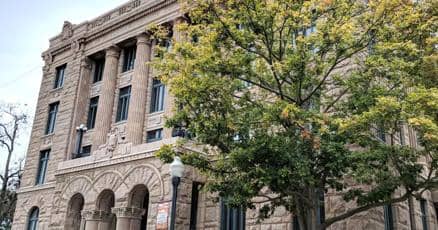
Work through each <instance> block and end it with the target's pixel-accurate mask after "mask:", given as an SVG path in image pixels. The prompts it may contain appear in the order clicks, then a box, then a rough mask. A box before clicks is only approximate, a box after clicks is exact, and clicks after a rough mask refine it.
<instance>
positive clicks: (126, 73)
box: [119, 69, 134, 76]
mask: <svg viewBox="0 0 438 230" xmlns="http://www.w3.org/2000/svg"><path fill="white" fill-rule="evenodd" d="M130 73H134V69H130V70H127V71H125V72H120V74H119V75H120V76H124V75H128V74H130Z"/></svg>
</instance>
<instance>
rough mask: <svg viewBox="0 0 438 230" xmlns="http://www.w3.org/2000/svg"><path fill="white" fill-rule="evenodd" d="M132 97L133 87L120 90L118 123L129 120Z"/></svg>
mask: <svg viewBox="0 0 438 230" xmlns="http://www.w3.org/2000/svg"><path fill="white" fill-rule="evenodd" d="M130 97H131V86H127V87H124V88H121V89H120V94H119V104H118V106H117V116H116V122H119V121H125V120H127V119H128V109H129V99H130Z"/></svg>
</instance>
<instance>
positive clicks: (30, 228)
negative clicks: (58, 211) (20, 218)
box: [27, 207, 40, 230]
mask: <svg viewBox="0 0 438 230" xmlns="http://www.w3.org/2000/svg"><path fill="white" fill-rule="evenodd" d="M39 215H40V209H39V208H37V207H34V208H32V211H31V212H30V214H29V221H28V223H27V230H37V229H38V217H39Z"/></svg>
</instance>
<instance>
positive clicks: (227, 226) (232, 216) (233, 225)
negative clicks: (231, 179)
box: [220, 199, 246, 230]
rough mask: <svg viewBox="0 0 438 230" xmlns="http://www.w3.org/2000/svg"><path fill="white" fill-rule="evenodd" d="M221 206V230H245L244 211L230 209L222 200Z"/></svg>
mask: <svg viewBox="0 0 438 230" xmlns="http://www.w3.org/2000/svg"><path fill="white" fill-rule="evenodd" d="M220 205H221V226H220V229H221V230H241V229H245V221H246V218H245V210H243V209H242V208H232V207H230V206H228V205H227V204H226V203H225V201H224V200H223V199H221V202H220Z"/></svg>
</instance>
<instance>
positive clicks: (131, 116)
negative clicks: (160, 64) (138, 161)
mask: <svg viewBox="0 0 438 230" xmlns="http://www.w3.org/2000/svg"><path fill="white" fill-rule="evenodd" d="M150 60H151V42H150V40H149V36H148V35H146V34H141V35H139V36H137V52H136V57H135V66H134V76H133V77H132V83H131V99H130V105H129V111H128V124H127V136H128V142H131V143H132V144H133V145H136V144H141V143H142V142H143V125H144V121H145V116H146V102H147V89H148V79H149V64H148V62H149V61H150Z"/></svg>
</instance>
